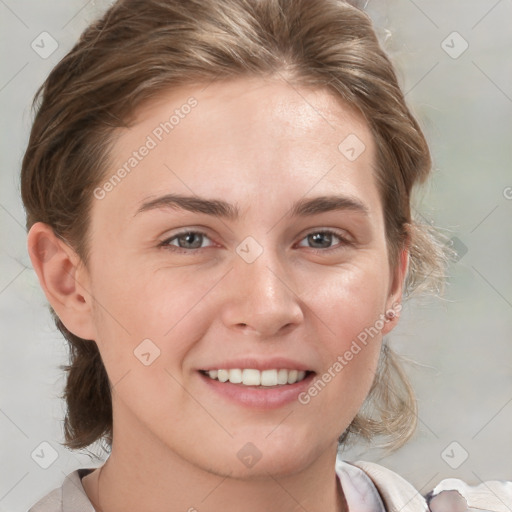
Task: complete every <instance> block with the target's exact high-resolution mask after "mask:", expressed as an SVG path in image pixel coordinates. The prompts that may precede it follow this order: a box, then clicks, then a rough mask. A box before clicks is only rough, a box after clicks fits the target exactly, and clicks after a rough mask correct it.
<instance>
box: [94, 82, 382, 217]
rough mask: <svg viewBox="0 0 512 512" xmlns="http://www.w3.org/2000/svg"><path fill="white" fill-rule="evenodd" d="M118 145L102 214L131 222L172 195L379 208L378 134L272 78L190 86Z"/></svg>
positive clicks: (338, 107) (152, 110) (343, 108)
mask: <svg viewBox="0 0 512 512" xmlns="http://www.w3.org/2000/svg"><path fill="white" fill-rule="evenodd" d="M118 135H119V136H118V138H117V141H116V143H115V145H114V147H113V150H112V154H111V161H112V166H111V167H110V169H109V170H108V171H107V172H106V174H105V181H109V178H115V179H114V180H113V183H112V186H109V187H107V188H108V189H109V190H108V193H106V194H105V198H104V199H103V200H102V201H101V205H100V208H101V209H103V210H104V209H108V208H114V207H115V209H116V211H118V212H121V215H122V216H123V217H124V218H125V219H128V218H129V217H130V215H132V214H133V213H135V211H136V210H137V207H138V206H139V205H140V203H141V202H142V201H144V200H146V199H147V198H148V197H151V196H157V195H161V194H165V193H169V192H175V193H187V194H188V195H191V194H192V195H198V196H204V197H212V196H215V197H223V198H225V199H228V198H231V199H234V200H236V202H238V203H240V202H241V203H243V202H244V201H245V200H247V201H250V202H252V203H255V202H260V204H261V201H264V200H269V201H270V200H273V201H274V202H276V201H277V202H279V201H282V199H283V198H285V197H286V196H291V195H300V196H304V195H305V194H307V193H308V190H311V191H312V192H314V193H316V194H317V195H318V194H325V193H327V192H329V193H330V192H333V191H334V189H339V190H340V191H341V190H343V192H345V193H349V194H351V195H355V194H356V195H357V194H360V193H361V192H364V194H366V195H368V196H370V197H367V202H370V203H371V202H372V201H375V200H377V201H378V198H377V197H375V192H376V190H375V187H374V186H373V181H374V180H373V174H374V171H373V167H374V144H373V139H372V136H371V133H370V131H369V129H368V126H367V125H366V123H365V121H364V119H363V118H362V116H361V115H360V114H359V113H358V112H357V111H356V110H355V109H354V108H350V107H348V106H347V105H345V104H343V102H341V101H340V99H339V98H338V97H336V96H335V95H334V93H332V92H330V91H329V90H327V89H320V88H311V87H308V88H305V87H300V86H297V85H292V84H290V83H288V82H286V81H284V80H282V79H262V78H243V79H237V80H231V81H227V82H214V83H211V84H201V85H193V86H192V85H191V86H182V87H179V88H176V89H173V90H170V91H168V92H166V93H163V94H161V95H160V96H159V97H158V98H157V99H155V100H153V101H152V102H151V103H147V104H145V105H144V106H143V107H142V108H140V109H139V110H138V112H137V116H136V119H135V122H134V123H133V124H132V126H131V127H130V128H129V129H123V130H122V131H120V132H119V134H118ZM120 171H122V172H120ZM119 174H120V175H121V177H120V179H117V178H116V177H115V176H114V175H119ZM105 181H104V182H103V183H105ZM110 181H112V180H110ZM101 185H102V184H100V186H101ZM313 189H314V190H313ZM356 189H359V191H358V190H356ZM105 213H107V212H106V211H105Z"/></svg>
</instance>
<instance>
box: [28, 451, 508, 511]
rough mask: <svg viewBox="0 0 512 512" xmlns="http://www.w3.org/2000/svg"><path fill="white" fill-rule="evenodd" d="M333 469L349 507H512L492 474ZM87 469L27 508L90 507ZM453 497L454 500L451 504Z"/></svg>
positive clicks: (351, 465)
mask: <svg viewBox="0 0 512 512" xmlns="http://www.w3.org/2000/svg"><path fill="white" fill-rule="evenodd" d="M335 470H336V474H337V476H338V478H339V480H340V483H341V486H342V489H343V492H344V494H345V498H346V500H347V504H348V508H349V511H350V512H396V511H400V512H428V510H429V505H430V507H431V508H430V510H431V511H432V512H437V511H446V512H450V511H459V510H464V508H462V509H461V508H458V507H459V506H460V502H462V503H463V505H464V506H466V505H467V506H466V508H465V510H466V511H467V512H473V511H474V512H477V511H489V512H510V511H511V510H512V481H497V480H493V481H487V482H482V484H480V485H477V486H470V485H467V484H466V483H465V482H463V481H462V480H458V479H455V478H449V479H445V480H442V481H441V482H440V483H439V484H438V485H437V486H436V487H435V488H434V489H433V490H432V491H431V492H429V493H428V494H427V495H426V496H422V495H421V494H420V493H419V492H418V491H417V490H416V489H415V488H414V487H413V486H412V485H411V484H410V483H409V482H407V481H406V480H405V479H403V478H402V477H401V476H399V475H397V474H396V473H394V472H393V471H391V470H389V469H387V468H385V467H383V466H380V465H378V464H375V463H373V462H364V461H357V462H347V461H344V460H342V459H341V457H340V456H339V455H338V457H337V459H336V466H335ZM91 471H93V469H78V470H76V471H73V472H72V473H70V474H69V475H68V476H67V477H66V478H65V480H64V482H63V484H62V486H61V487H59V488H58V489H55V490H53V491H52V492H51V493H49V494H48V495H46V496H45V497H44V498H42V499H41V500H40V501H38V502H37V503H36V504H35V505H34V506H33V507H32V508H31V509H30V510H29V511H28V512H95V509H94V507H93V506H92V504H91V502H90V501H89V499H88V497H87V495H86V494H85V490H84V488H83V486H82V478H83V477H84V476H85V475H87V474H88V473H90V472H91ZM455 494H457V496H455ZM454 498H457V500H456V499H454ZM456 501H458V503H459V505H455V502H456ZM450 503H451V504H452V505H450ZM447 507H448V508H447ZM451 507H453V508H451Z"/></svg>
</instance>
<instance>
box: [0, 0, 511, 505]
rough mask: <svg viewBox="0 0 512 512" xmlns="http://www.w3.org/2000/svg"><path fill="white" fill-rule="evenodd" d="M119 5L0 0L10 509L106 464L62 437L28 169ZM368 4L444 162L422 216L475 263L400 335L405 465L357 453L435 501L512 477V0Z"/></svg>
mask: <svg viewBox="0 0 512 512" xmlns="http://www.w3.org/2000/svg"><path fill="white" fill-rule="evenodd" d="M108 3H109V2H106V1H97V2H94V1H89V2H86V1H84V0H80V1H78V0H59V1H57V0H52V1H45V2H38V1H36V0H25V1H21V2H15V1H14V0H0V16H1V32H0V34H1V35H0V38H1V46H0V48H1V55H2V74H1V78H0V104H1V109H2V110H1V111H2V117H3V123H2V137H1V138H0V145H1V146H0V148H1V149H0V155H1V159H2V172H1V173H0V180H1V185H0V223H1V224H0V226H1V234H0V236H1V242H2V243H1V251H0V269H1V273H0V312H1V325H2V331H1V332H2V339H1V345H0V351H1V352H0V365H1V366H0V368H1V377H0V378H1V381H0V382H1V387H0V433H1V439H2V442H1V450H2V452H1V460H2V464H1V465H0V511H7V510H9V511H12V512H21V511H24V510H26V509H27V508H28V507H29V506H30V505H31V504H32V503H33V502H34V501H35V500H37V499H38V498H39V497H40V496H42V495H43V494H45V493H47V492H49V491H50V490H51V489H52V488H54V487H57V486H59V485H60V484H61V482H62V480H63V478H64V475H65V474H67V473H69V472H70V471H72V470H74V469H76V468H78V467H91V466H93V465H96V464H98V462H97V461H96V462H95V461H94V460H91V459H90V458H89V457H88V456H87V455H86V454H84V453H74V452H71V451H69V450H67V449H65V448H63V447H62V446H61V445H60V444H59V443H60V442H61V441H62V440H63V437H62V417H63V410H64V409H63V404H62V402H61V401H60V399H59V398H58V397H59V394H60V393H61V392H62V387H63V383H64V380H63V373H62V372H61V370H59V365H60V364H63V363H65V361H66V349H65V345H64V341H63V339H62V337H61V336H60V333H58V331H56V329H55V327H54V325H53V323H52V321H51V319H50V315H49V313H48V310H47V307H46V299H45V297H44V294H43V292H42V291H41V289H40V287H39V283H38V281H37V277H36V275H35V273H34V271H33V269H32V266H31V263H30V259H29V257H28V254H27V250H26V233H25V229H24V222H25V217H24V211H23V207H22V204H21V200H20V198H19V178H18V175H19V168H20V162H21V158H22V156H23V152H24V149H25V146H26V142H27V138H28V133H29V129H30V122H31V112H30V103H31V100H32V97H33V95H34V93H35V91H36V89H37V87H38V86H39V85H40V84H41V82H42V81H43V80H44V78H45V77H46V75H47V73H48V72H49V71H50V69H51V68H52V67H53V66H54V65H55V64H56V63H57V62H58V61H59V60H60V59H61V58H62V57H63V56H64V55H65V53H66V52H67V51H68V50H69V49H70V47H71V45H72V44H73V43H74V42H75V40H76V39H77V38H78V35H79V34H80V33H81V31H82V30H83V29H84V28H85V26H86V25H87V24H88V23H89V22H90V21H92V19H93V18H95V17H96V16H97V15H98V14H99V13H100V12H102V10H103V9H104V8H105V7H106V5H107V4H108ZM367 9H368V12H369V13H370V15H371V16H372V18H373V19H374V21H375V23H376V28H377V31H378V34H379V37H380V38H381V40H382V41H383V44H384V47H385V48H386V50H387V51H388V53H390V55H391V57H392V59H393V61H394V63H395V65H396V66H397V68H398V72H399V76H400V80H401V83H402V86H403V89H404V91H405V92H406V97H407V99H408V102H409V104H410V105H411V107H412V109H413V111H414V112H415V113H416V115H417V117H418V118H419V120H420V122H421V124H422V127H423V128H424V130H425V132H426V134H427V137H428V140H429V142H430V144H431V148H432V152H433V156H434V170H435V172H434V176H433V178H432V180H431V182H430V184H429V185H428V186H427V187H426V188H425V189H424V190H423V191H422V193H421V194H420V195H418V198H417V206H416V210H417V212H418V215H421V216H422V217H423V218H424V219H426V220H427V221H429V222H433V223H434V224H435V225H438V226H441V227H443V228H444V229H445V233H446V234H447V235H448V236H449V237H450V238H453V237H455V248H456V249H458V252H459V256H461V257H460V260H459V261H458V262H457V263H453V264H452V265H451V266H450V278H449V283H448V289H447V292H446V294H445V296H444V297H443V298H442V299H422V300H414V301H411V302H410V303H409V304H408V306H407V307H406V308H405V311H404V313H403V314H402V318H401V322H400V325H399V327H398V329H397V330H396V331H395V332H394V333H393V334H392V336H391V344H392V346H393V347H394V348H396V349H397V350H398V351H399V352H400V353H402V354H404V355H405V356H407V357H408V358H410V359H412V360H414V361H416V362H417V364H415V365H410V366H409V367H408V373H409V374H410V376H411V378H412V381H413V384H414V386H415V389H416V392H417V396H418V402H419V427H418V430H417V432H416V434H415V437H414V438H413V440H412V441H411V442H409V443H408V444H407V445H406V446H405V447H403V448H402V449H400V450H399V451H398V452H396V453H394V454H392V455H390V456H383V454H382V453H380V452H379V451H377V450H371V449H369V448H368V447H365V446H358V447H356V448H354V449H352V450H350V451H349V452H346V453H345V458H347V459H349V460H350V459H351V458H355V459H357V458H363V459H366V460H373V461H377V462H379V463H380V464H383V465H385V466H387V467H389V468H390V469H392V470H394V471H397V472H398V473H400V474H401V475H403V476H404V477H405V478H406V479H408V480H409V481H410V482H411V483H412V484H413V485H415V486H416V487H417V488H418V489H419V490H420V492H422V493H426V492H427V491H428V490H430V489H431V488H433V486H435V484H436V483H438V482H439V481H440V480H441V479H443V478H449V477H457V478H462V479H464V480H466V481H467V482H468V483H470V484H472V485H475V484H478V483H480V482H481V481H482V480H490V479H509V480H510V479H512V433H511V425H512V342H511V341H512V340H511V338H512V272H511V271H510V265H511V259H512V258H511V255H512V229H511V226H510V223H511V222H510V221H511V219H512V188H511V187H512V171H511V162H512V144H511V142H512V140H511V135H512V59H511V56H510V55H511V50H512V30H511V28H510V20H511V19H512V2H511V0H499V1H496V0H485V1H484V0H482V1H478V0H471V1H467V0H465V1H462V0H461V1H446V0H434V1H428V2H427V1H421V0H416V1H412V0H400V1H399V0H389V1H385V2H384V1H381V2H377V1H373V2H368V3H367ZM43 31H46V32H48V33H50V34H51V36H52V37H53V38H54V39H55V40H56V41H57V43H58V48H57V49H56V51H55V52H54V53H52V54H51V55H50V56H47V57H46V58H42V57H41V56H40V55H39V54H38V53H36V51H34V50H33V49H32V47H31V43H32V41H34V40H35V41H36V42H37V41H40V37H39V35H40V34H41V33H42V32H43ZM454 31H456V32H457V33H458V34H459V35H460V36H458V35H453V34H452V33H453V32H454ZM443 41H445V42H444V43H443ZM464 41H466V42H467V44H468V48H467V49H466V50H465V51H464V52H463V53H461V54H460V55H457V54H458V53H460V51H461V50H462V49H463V48H464V46H465V43H464ZM45 48H46V50H48V49H49V48H51V47H50V42H49V40H47V43H46V44H45ZM40 51H42V49H41V50H40ZM447 52H448V53H447ZM449 53H451V55H450V54H449ZM455 56H456V57H457V58H454V57H455ZM41 442H47V443H49V444H50V445H51V447H52V448H53V450H54V451H55V455H57V459H56V460H55V462H53V464H51V465H50V466H49V468H48V469H43V468H42V467H40V465H41V464H43V465H44V463H45V462H46V463H48V462H50V459H49V458H48V457H50V456H51V453H53V452H52V451H51V449H50V448H49V447H48V446H47V445H43V447H42V448H41V447H40V443H41ZM453 442H456V443H457V444H455V445H454V444H452V443H453ZM41 449H42V451H41ZM34 450H35V452H34ZM32 453H34V455H33V458H32V457H31V454H32ZM38 453H39V454H41V453H44V454H45V455H44V457H42V456H41V457H39V458H38V457H37V454H38ZM48 454H50V455H48ZM466 454H467V458H466V459H465V457H466ZM464 459H465V460H464ZM36 461H37V462H36ZM38 463H39V464H38Z"/></svg>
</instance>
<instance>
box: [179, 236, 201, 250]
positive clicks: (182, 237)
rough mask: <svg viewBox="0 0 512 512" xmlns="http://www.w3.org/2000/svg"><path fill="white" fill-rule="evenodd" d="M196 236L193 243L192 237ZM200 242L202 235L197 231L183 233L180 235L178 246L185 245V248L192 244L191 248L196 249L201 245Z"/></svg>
mask: <svg viewBox="0 0 512 512" xmlns="http://www.w3.org/2000/svg"><path fill="white" fill-rule="evenodd" d="M195 237H196V238H197V240H196V243H195V244H194V242H193V240H194V238H195ZM182 240H184V241H185V243H184V244H182V243H181V241H182ZM197 241H199V243H197ZM201 242H202V235H200V234H198V233H185V234H184V235H182V236H181V237H180V244H179V245H180V247H183V246H185V247H187V248H190V247H191V245H192V248H193V249H197V248H199V247H201Z"/></svg>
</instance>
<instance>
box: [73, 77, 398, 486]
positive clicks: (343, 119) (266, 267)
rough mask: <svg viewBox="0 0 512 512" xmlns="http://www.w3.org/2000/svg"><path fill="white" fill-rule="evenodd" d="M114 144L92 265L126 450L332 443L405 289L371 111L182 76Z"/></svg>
mask: <svg viewBox="0 0 512 512" xmlns="http://www.w3.org/2000/svg"><path fill="white" fill-rule="evenodd" d="M144 148H145V149H144ZM112 162H113V163H112V167H111V168H110V169H109V170H108V172H107V173H106V180H105V182H103V183H102V184H101V186H100V187H99V188H98V189H96V191H95V199H94V200H93V206H92V213H91V234H92V246H91V247H92V253H91V260H90V267H89V273H87V274H81V275H80V279H79V281H80V282H82V283H87V286H85V288H86V289H87V293H86V294H85V295H84V296H85V297H87V299H86V300H90V301H91V305H92V312H91V325H92V326H93V327H92V328H91V329H92V332H91V334H92V335H93V336H94V339H95V340H96V342H97V344H98V346H99V349H100V352H101V355H102V358H103V360H104V363H105V367H106V369H107V372H108V375H109V378H110V380H111V383H112V386H113V408H114V450H115V449H116V448H115V446H116V443H119V445H120V444H121V440H122V442H123V443H130V444H131V446H130V450H132V451H135V452H137V450H140V456H141V457H143V456H144V453H147V450H148V447H149V446H150V445H151V446H153V447H155V446H159V447H160V449H161V450H162V452H161V453H162V454H163V453H165V450H166V449H168V453H173V454H176V455H177V456H179V457H181V458H182V459H184V460H186V461H188V462H190V463H192V464H193V465H195V466H197V467H199V468H203V469H206V470H209V471H213V472H215V473H218V474H231V475H233V476H239V477H244V476H245V477H247V476H253V475H254V476H257V475H263V474H265V473H267V472H269V471H271V472H273V473H275V474H279V473H285V472H287V473H290V472H294V471H298V470H300V469H301V468H303V467H306V466H307V465H309V464H311V463H312V462H313V461H315V460H316V459H318V458H319V457H320V454H322V453H324V452H325V453H327V452H326V449H328V448H329V449H332V448H333V447H335V445H336V440H337V438H338V436H339V435H340V434H341V433H342V432H343V431H344V430H345V429H346V427H347V426H348V425H349V424H350V422H351V421H352V419H353V418H354V416H355V415H356V413H357V411H358V409H359V407H360V406H361V404H362V402H363V400H364V398H365V396H366V395H367V393H368V390H369V388H370V385H371V383H372V380H373V377H374V374H375V370H376V365H377V361H378V357H379V350H380V347H381V337H382V334H383V333H385V332H387V331H388V330H390V329H391V328H392V326H393V322H385V321H384V320H383V318H384V313H385V312H386V310H387V309H389V308H391V307H392V306H393V304H394V303H395V302H396V301H397V299H399V297H400V290H401V274H400V272H396V273H395V272H393V274H392V273H391V271H390V268H389V262H388V257H387V247H386V239H385V231H384V219H383V212H382V204H381V200H380V197H379V193H378V190H377V186H376V179H375V170H374V164H375V147H374V142H373V140H372V137H371V134H370V131H369V129H368V127H367V126H366V124H365V123H364V121H363V120H362V118H361V117H360V116H359V115H357V114H356V113H354V112H353V111H351V110H349V109H347V107H344V106H343V105H342V104H340V102H339V101H337V100H336V99H335V97H334V96H332V95H331V94H330V93H329V92H328V91H326V90H319V89H316V90H313V89H306V88H303V87H298V86H293V87H292V86H290V85H288V84H287V83H286V82H284V81H279V80H273V81H264V80H263V79H238V80H234V81H230V82H222V83H220V82H219V83H213V84H210V85H209V86H205V85H202V86H200V87H199V86H197V87H183V88H181V89H175V90H173V91H172V92H170V93H168V94H167V95H164V96H161V97H160V98H159V99H158V101H157V102H154V103H153V104H152V105H151V106H149V107H145V108H143V109H142V110H141V112H140V113H139V115H138V117H137V121H136V123H135V124H134V125H133V126H132V127H131V128H129V129H125V130H124V131H122V132H120V136H119V138H118V139H117V140H116V142H115V145H114V148H113V153H112ZM123 168H124V172H122V171H119V169H123ZM113 175H115V177H112V176H113ZM107 181H110V184H108V183H107ZM83 272H85V270H84V271H83ZM89 294H90V295H89ZM92 299H93V300H92ZM220 370H222V371H220ZM227 370H229V371H227ZM247 370H249V371H247ZM265 370H266V371H265ZM276 370H277V371H276ZM279 370H280V371H279ZM285 370H288V371H285ZM209 371H211V372H212V373H211V376H210V375H209V373H208V372H209ZM304 372H306V373H305V376H304ZM215 375H217V378H216V379H215ZM303 376H304V378H303V380H301V381H299V382H295V381H296V380H297V379H300V378H302V377H303ZM212 377H213V378H212ZM219 379H220V380H219ZM225 379H229V380H228V381H227V382H222V381H224V380H225ZM241 379H243V381H242V382H240V380H241ZM261 379H263V383H262V384H263V385H261ZM231 380H232V381H233V382H231ZM285 381H286V382H288V381H289V382H290V384H288V383H287V384H283V382H285ZM318 381H321V382H320V383H319V382H318ZM257 382H260V386H257V385H256V384H257ZM294 382H295V383H294ZM315 382H316V385H315ZM276 383H277V384H276ZM328 452H329V454H333V451H332V450H330V451H329V450H328ZM330 456H331V455H330Z"/></svg>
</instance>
